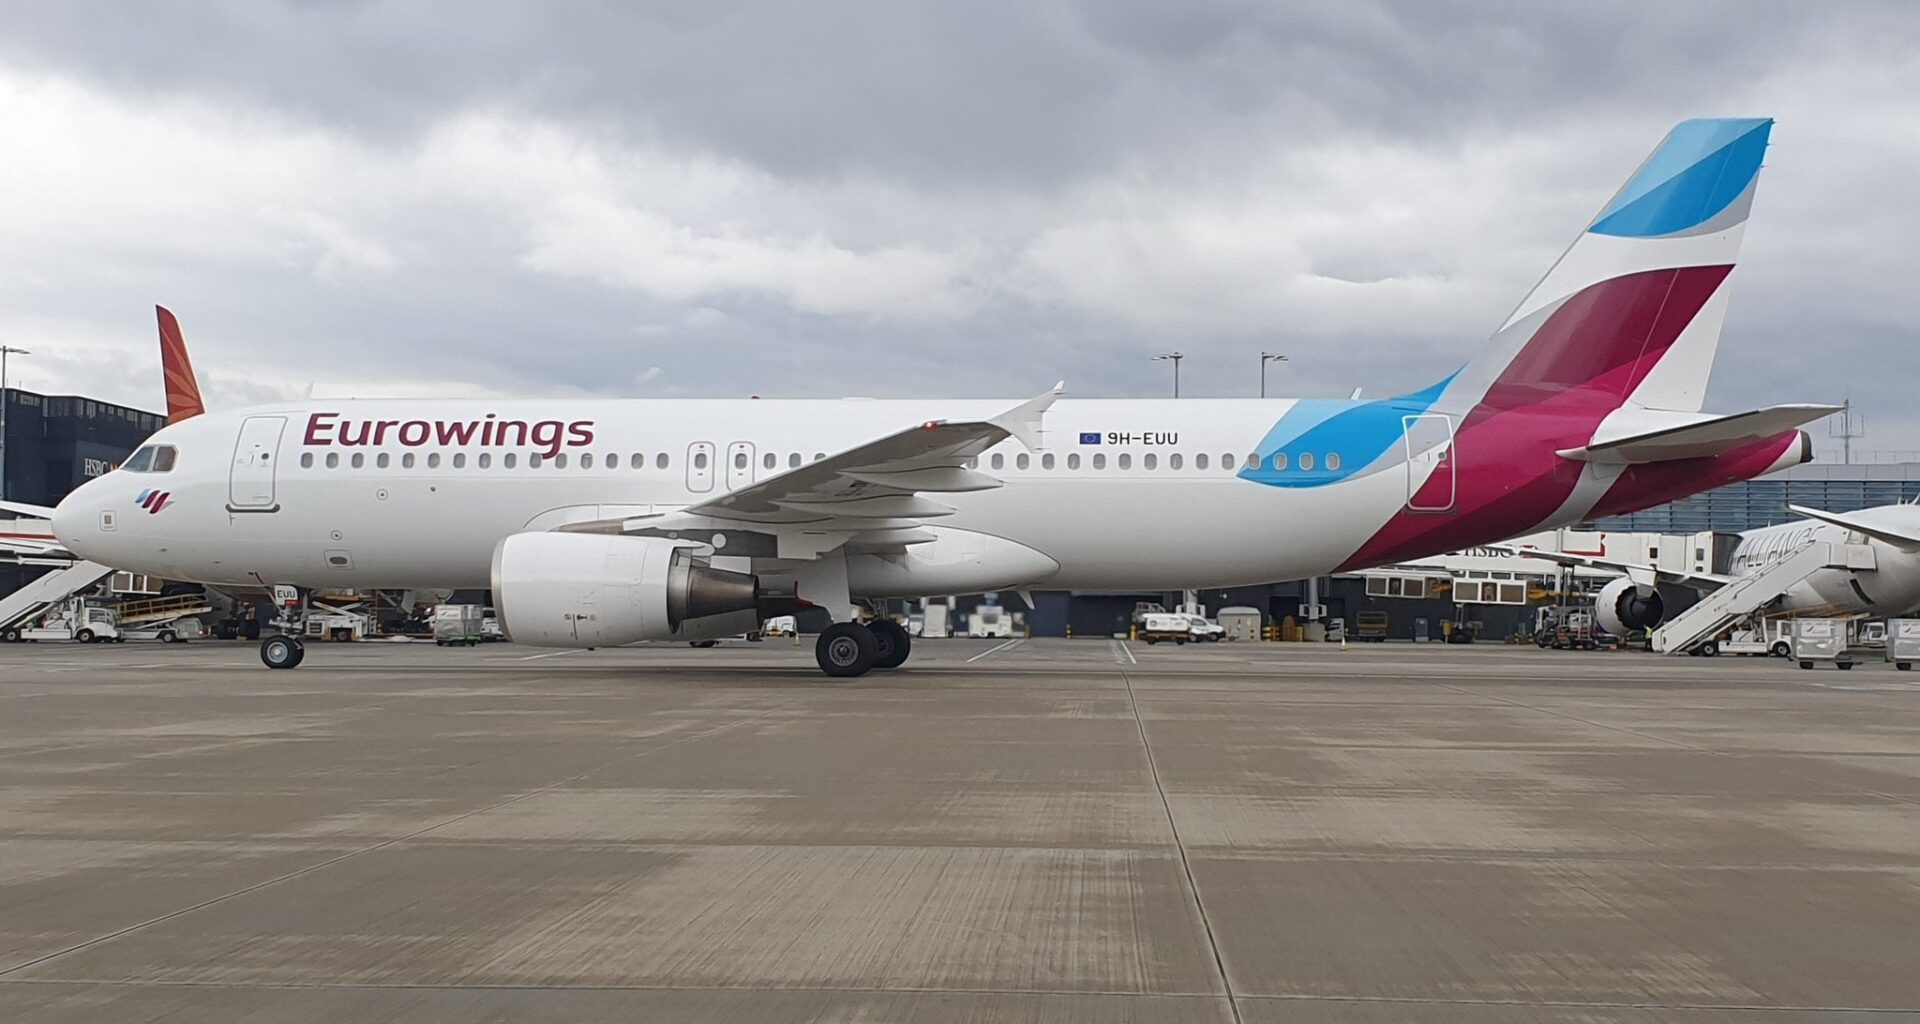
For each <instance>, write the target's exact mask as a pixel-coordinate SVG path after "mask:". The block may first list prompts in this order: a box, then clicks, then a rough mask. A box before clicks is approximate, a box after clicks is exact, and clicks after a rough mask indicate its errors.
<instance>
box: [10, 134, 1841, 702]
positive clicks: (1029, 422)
mask: <svg viewBox="0 0 1920 1024" xmlns="http://www.w3.org/2000/svg"><path fill="white" fill-rule="evenodd" d="M1772 125H1773V122H1772V120H1771V119H1767V118H1722V119H1703V120H1692V121H1685V122H1682V123H1681V124H1679V125H1678V126H1676V127H1675V128H1674V129H1672V131H1670V132H1669V133H1668V134H1667V135H1666V137H1665V138H1664V139H1663V141H1662V142H1661V143H1660V145H1659V146H1658V147H1657V148H1656V149H1655V150H1654V152H1653V154H1652V155H1651V156H1650V157H1649V158H1648V159H1647V160H1646V161H1645V162H1644V163H1643V164H1642V165H1641V166H1640V168H1639V169H1638V170H1637V171H1635V172H1634V174H1633V175H1632V176H1631V177H1630V178H1629V179H1628V180H1627V182H1626V184H1625V185H1624V186H1623V187H1622V188H1621V189H1620V190H1619V192H1618V193H1617V194H1615V195H1614V197H1613V198H1612V199H1611V200H1610V201H1609V202H1608V203H1607V204H1606V205H1605V207H1603V208H1602V210H1601V212H1600V213H1599V215H1598V216H1596V217H1595V218H1594V219H1593V221H1592V222H1590V223H1589V224H1588V225H1587V226H1586V228H1585V229H1583V230H1582V231H1581V232H1580V233H1579V235H1578V236H1577V237H1576V239H1575V240H1574V242H1573V243H1572V245H1571V246H1570V247H1569V248H1568V249H1567V250H1566V252H1565V253H1564V254H1563V255H1562V256H1561V257H1560V259H1559V260H1558V261H1557V262H1555V263H1554V264H1553V265H1552V267H1551V269H1549V270H1548V272H1547V274H1546V276H1545V277H1544V278H1543V279H1542V280H1541V281H1540V282H1539V284H1538V285H1536V286H1535V287H1534V289H1533V290H1532V291H1531V292H1530V293H1529V294H1528V295H1527V296H1526V297H1525V299H1524V300H1523V301H1522V302H1521V303H1520V305H1519V306H1518V307H1517V308H1516V309H1515V310H1514V311H1513V313H1512V314H1511V315H1510V316H1509V317H1508V318H1507V319H1506V321H1505V322H1504V323H1503V324H1501V326H1500V327H1499V329H1498V330H1497V331H1495V332H1494V334H1493V336H1492V338H1491V339H1490V340H1489V341H1488V342H1487V343H1486V344H1485V345H1484V346H1483V347H1482V348H1481V349H1480V350H1479V352H1478V353H1477V354H1475V355H1474V356H1473V357H1472V358H1471V359H1470V360H1469V361H1468V362H1467V363H1466V364H1465V366H1463V367H1462V368H1461V369H1459V370H1458V371H1456V372H1454V373H1452V374H1449V375H1448V376H1446V377H1445V378H1443V379H1441V380H1440V381H1438V382H1436V383H1434V384H1432V385H1430V386H1428V387H1424V388H1420V389H1418V390H1415V391H1411V392H1408V393H1405V394H1401V395H1397V396H1394V397H1386V398H1377V399H1369V400H1361V399H1357V398H1355V399H1346V400H1341V399H1319V398H1301V399H1191V398H1189V399H1180V400H1160V399H1106V400H1100V399H1078V398H1072V399H1069V398H1065V397H1062V396H1063V390H1064V389H1063V386H1062V385H1056V386H1055V387H1054V388H1052V389H1050V390H1048V391H1046V392H1044V393H1042V394H1040V395H1038V396H1036V397H1034V398H1032V399H1029V400H1027V401H1024V402H1017V403H1010V402H1007V401H998V402H994V401H979V400H959V399H954V400H947V399H926V400H864V399H852V400H820V399H794V400H762V399H757V398H756V399H742V400H702V399H676V400H620V399H606V400H601V399H580V400H564V401H563V400H536V399H525V400H499V401H495V400H327V401H316V400H307V401H298V402H283V403H276V404H270V405H263V406H256V407H253V408H246V409H238V410H233V411H221V412H207V413H203V414H200V415H196V416H193V417H191V418H189V419H185V420H182V421H181V422H177V423H171V424H169V425H168V426H167V427H165V428H164V429H162V430H160V431H159V432H157V433H156V434H155V435H154V436H153V437H152V438H151V439H150V441H149V442H148V443H147V444H145V445H144V446H142V447H141V448H140V449H139V450H138V451H136V452H135V453H134V454H133V455H132V456H131V457H129V458H128V460H127V461H126V463H125V464H123V465H122V466H121V467H120V468H119V469H118V470H117V471H115V472H113V473H110V474H108V475H106V476H104V477H102V478H99V479H96V480H93V481H90V482H88V483H86V484H85V485H83V486H81V487H80V488H79V489H77V490H75V491H74V492H73V493H72V494H71V495H70V496H68V497H67V498H66V500H64V501H62V502H61V503H60V505H59V507H58V508H57V509H55V510H47V511H48V512H49V513H50V514H51V517H52V520H53V522H52V529H53V532H54V534H55V535H57V536H58V538H59V539H60V541H61V542H62V543H63V544H64V545H65V546H66V547H67V548H68V549H70V550H71V551H73V552H75V553H77V554H79V555H81V556H84V557H86V558H89V559H93V560H95V561H99V562H103V563H107V564H112V565H115V566H119V567H123V568H127V569H132V570H136V571H141V572H147V573H152V574H156V575H159V576H163V577H166V578H170V579H182V580H193V581H199V582H203V583H207V584H212V585H244V586H259V587H269V588H273V589H274V590H275V593H276V594H277V595H281V597H282V598H283V602H282V607H281V610H280V616H279V618H278V619H277V620H276V623H275V625H276V627H277V629H278V630H279V631H278V632H275V633H273V634H272V635H269V636H267V637H266V638H264V639H263V640H262V642H261V649H260V656H261V660H262V662H264V663H265V664H266V665H267V666H268V667H270V668H276V669H285V668H292V667H295V666H298V665H299V664H300V663H301V662H302V660H303V659H304V657H305V650H304V647H303V645H302V643H301V641H300V639H299V627H300V623H301V616H302V614H303V604H304V602H303V601H302V600H301V599H300V598H299V597H298V595H299V593H300V592H301V590H300V589H299V588H315V587H336V588H383V587H420V586H433V587H459V588H472V587H487V588H491V590H492V595H493V601H494V605H495V608H496V610H497V614H498V616H499V620H500V623H501V626H502V628H503V629H504V631H505V632H506V633H507V634H508V635H509V636H510V637H511V638H512V639H513V640H515V641H517V642H520V643H525V644H531V645H535V646H551V647H583V648H593V647H601V646H612V645H618V644H625V643H632V642H637V641H669V640H671V641H693V640H700V639H708V638H717V637H724V636H732V635H738V634H740V633H743V632H745V631H747V630H750V629H753V628H757V626H758V623H759V621H760V620H761V618H763V617H765V616H768V615H776V614H789V613H791V612H792V611H793V610H795V609H798V608H805V607H809V606H811V607H818V608H824V609H826V610H827V611H828V612H829V613H831V615H832V617H833V619H834V621H833V623H832V624H831V625H829V626H828V627H827V628H826V629H825V630H824V631H823V632H822V633H821V634H820V636H819V638H818V640H817V642H816V644H815V648H814V653H815V660H816V661H817V663H818V665H819V667H820V669H821V670H822V671H824V672H825V673H827V674H828V675H830V676H837V677H851V676H859V675H862V674H864V673H866V672H868V671H870V670H872V669H876V668H878V669H888V668H895V667H898V666H899V665H901V664H902V663H904V662H905V661H906V659H907V657H908V655H909V653H910V649H911V640H910V638H909V637H908V635H907V634H906V631H905V630H904V629H903V628H901V627H900V626H899V625H898V624H897V623H894V622H892V621H891V620H888V619H885V618H880V619H876V620H875V621H873V622H871V623H869V624H864V625H863V624H861V623H860V622H859V621H857V616H856V613H855V612H854V610H853V609H854V606H855V602H859V601H871V600H875V599H882V598H912V597H929V596H938V595H945V594H956V593H979V592H985V591H999V590H1014V591H1026V590H1029V589H1031V588H1035V587H1041V586H1045V587H1047V588H1050V589H1072V590H1094V591H1128V590H1156V591H1158V590H1179V589H1189V588H1195V587H1226V586H1236V585H1251V584H1260V583H1268V582H1272V581H1275V580H1286V579H1299V578H1306V577H1313V576H1318V575H1323V574H1327V573H1330V572H1339V571H1350V570H1356V569H1361V568H1366V567H1369V566H1375V565H1381V564H1387V563H1393V562H1400V561H1405V560H1407V559H1409V558H1413V557H1420V556H1425V555H1431V554H1436V553H1440V552H1446V551H1454V550H1458V549H1460V548H1464V547H1469V546H1473V545H1477V544H1484V543H1489V542H1493V541H1497V540H1500V539H1502V538H1506V537H1512V536H1517V535H1521V534H1526V533H1530V532H1533V531H1537V530H1541V529H1546V528H1551V527H1555V526H1559V525H1564V524H1571V523H1574V522H1578V521H1581V520H1585V519H1590V518H1593V517H1595V516H1603V515H1612V514H1616V513H1622V512H1627V511H1630V510H1634V509H1640V508H1646V507H1649V506H1652V505H1657V504H1661V503H1664V502H1668V501H1672V500H1674V499H1676V498H1679V497H1683V496H1686V495H1689V494H1693V493H1697V492H1699V491H1704V490H1707V489H1709V488H1713V487H1718V486H1720V485H1722V484H1726V483H1730V482H1732V481H1736V480H1744V479H1748V478H1751V477H1754V476H1759V475H1761V474H1764V473H1769V472H1772V471H1774V470H1778V469H1781V468H1784V467H1787V466H1791V465H1796V464H1798V463H1801V462H1804V461H1806V460H1807V459H1808V458H1809V457H1810V454H1811V450H1812V445H1811V440H1810V439H1809V438H1808V437H1807V435H1806V434H1805V433H1804V432H1803V431H1801V430H1799V429H1798V427H1799V426H1800V425H1801V424H1804V423H1807V422H1809V421H1811V420H1813V419H1816V418H1818V417H1821V416H1825V415H1828V414H1829V413H1830V412H1832V411H1833V410H1834V409H1835V408H1836V407H1834V406H1830V405H1810V404H1797V405H1782V406H1775V407H1771V408H1766V409H1759V410H1754V411H1750V412H1743V413H1737V414H1732V415H1717V414H1711V413H1705V412H1702V411H1700V410H1701V408H1702V404H1703V399H1704V395H1705V391H1706V387H1707V378H1708V375H1709V373H1710V372H1711V369H1712V364H1713V359H1714V354H1715V350H1716V349H1717V347H1718V345H1719V340H1720V328H1721V324H1722V321H1723V319H1724V317H1725V313H1726V303H1727V292H1728V289H1727V286H1726V279H1727V277H1728V275H1729V274H1730V273H1731V271H1732V270H1733V267H1734V264H1735V261H1736V258H1737V255H1738V250H1739V245H1740V240H1741V236H1742V235H1743V233H1744V230H1745V225H1746V221H1747V217H1748V213H1749V210H1750V208H1751V204H1752V200H1753V194H1754V189H1755V186H1756V183H1757V181H1758V178H1759V174H1760V168H1761V160H1762V157H1763V156H1764V155H1765V152H1766V149H1767V144H1768V138H1769V135H1770V132H1771V130H1772Z"/></svg>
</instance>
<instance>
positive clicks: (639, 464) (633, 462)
mask: <svg viewBox="0 0 1920 1024" xmlns="http://www.w3.org/2000/svg"><path fill="white" fill-rule="evenodd" d="M627 465H629V466H631V467H633V468H634V469H645V468H647V457H646V456H645V455H642V454H640V453H639V452H634V453H633V458H631V459H628V460H627Z"/></svg>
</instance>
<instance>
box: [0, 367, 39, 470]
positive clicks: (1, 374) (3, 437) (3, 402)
mask: <svg viewBox="0 0 1920 1024" xmlns="http://www.w3.org/2000/svg"><path fill="white" fill-rule="evenodd" d="M32 354H33V353H31V352H29V351H27V350H26V349H24V348H14V347H13V346H12V345H0V501H5V500H7V406H9V405H12V404H13V403H12V402H11V401H8V392H7V357H8V356H30V355H32Z"/></svg>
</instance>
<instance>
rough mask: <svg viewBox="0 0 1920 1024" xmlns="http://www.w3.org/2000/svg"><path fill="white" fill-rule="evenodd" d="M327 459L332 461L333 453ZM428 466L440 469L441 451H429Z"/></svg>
mask: <svg viewBox="0 0 1920 1024" xmlns="http://www.w3.org/2000/svg"><path fill="white" fill-rule="evenodd" d="M327 460H328V461H329V462H331V461H332V460H333V456H331V455H329V456H327ZM427 468H428V469H439V468H440V453H439V452H428V453H427Z"/></svg>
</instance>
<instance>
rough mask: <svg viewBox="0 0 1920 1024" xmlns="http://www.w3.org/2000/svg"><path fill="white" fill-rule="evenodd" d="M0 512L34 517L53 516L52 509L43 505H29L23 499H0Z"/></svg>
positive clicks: (48, 517) (47, 517) (49, 517)
mask: <svg viewBox="0 0 1920 1024" xmlns="http://www.w3.org/2000/svg"><path fill="white" fill-rule="evenodd" d="M0 512H11V513H13V514H14V515H17V516H30V517H32V518H34V519H52V518H53V509H51V508H48V507H47V506H45V505H29V504H27V503H26V502H24V501H0Z"/></svg>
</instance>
